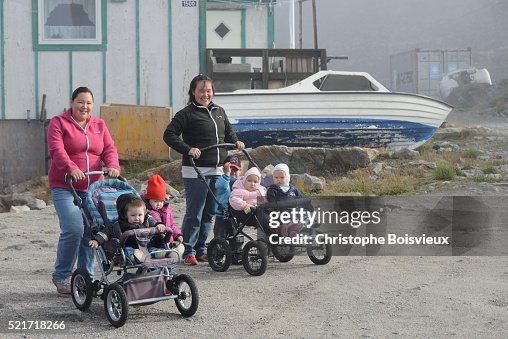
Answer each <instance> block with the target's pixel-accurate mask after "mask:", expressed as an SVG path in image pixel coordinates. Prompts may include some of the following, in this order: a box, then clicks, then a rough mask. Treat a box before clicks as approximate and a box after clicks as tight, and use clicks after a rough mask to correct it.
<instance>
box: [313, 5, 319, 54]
mask: <svg viewBox="0 0 508 339" xmlns="http://www.w3.org/2000/svg"><path fill="white" fill-rule="evenodd" d="M312 26H313V29H314V49H318V40H317V16H316V0H312Z"/></svg>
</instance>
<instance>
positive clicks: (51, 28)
mask: <svg viewBox="0 0 508 339" xmlns="http://www.w3.org/2000/svg"><path fill="white" fill-rule="evenodd" d="M103 3H104V2H103V1H101V0H38V9H37V13H38V25H37V27H38V37H37V42H38V47H39V49H40V50H45V49H51V48H45V47H49V46H60V47H61V48H59V49H60V50H62V49H63V50H65V49H68V50H86V49H90V47H95V48H94V49H98V48H97V47H101V46H102V44H103V43H104V41H102V40H103V39H102V36H103V32H102V28H103V27H102V17H101V13H102V6H103ZM62 46H64V47H63V48H62ZM65 46H67V48H65ZM86 46H87V47H88V48H87V47H86ZM80 47H81V48H80Z"/></svg>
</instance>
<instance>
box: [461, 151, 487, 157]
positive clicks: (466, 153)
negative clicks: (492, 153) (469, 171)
mask: <svg viewBox="0 0 508 339" xmlns="http://www.w3.org/2000/svg"><path fill="white" fill-rule="evenodd" d="M482 153H483V152H482V151H480V150H477V149H468V150H465V151H464V152H462V155H463V156H464V157H465V158H469V159H476V158H478V156H479V155H481V154H482Z"/></svg>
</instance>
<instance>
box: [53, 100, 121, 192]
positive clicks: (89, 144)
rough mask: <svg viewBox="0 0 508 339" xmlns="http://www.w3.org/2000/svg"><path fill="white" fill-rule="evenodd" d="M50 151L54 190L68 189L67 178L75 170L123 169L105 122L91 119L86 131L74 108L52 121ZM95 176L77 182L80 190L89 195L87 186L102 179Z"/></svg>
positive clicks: (75, 185) (76, 184)
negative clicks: (72, 112)
mask: <svg viewBox="0 0 508 339" xmlns="http://www.w3.org/2000/svg"><path fill="white" fill-rule="evenodd" d="M48 152H49V156H50V157H51V167H50V169H49V174H48V181H49V187H50V188H66V189H68V188H69V186H68V185H67V183H66V179H67V178H68V177H69V176H70V174H71V172H72V171H74V170H75V169H78V168H79V169H80V170H81V171H83V172H89V171H100V170H102V165H101V161H103V162H104V164H105V165H106V167H112V168H116V169H117V170H120V165H119V163H118V153H117V151H116V148H115V143H114V141H113V139H112V138H111V135H110V134H109V131H108V128H107V126H106V123H105V122H104V120H102V119H99V118H96V117H93V116H92V117H90V119H89V120H88V123H87V125H86V127H85V128H84V129H83V128H82V127H81V126H80V125H79V124H78V123H77V122H76V121H74V119H73V118H72V116H71V109H68V110H67V111H65V112H64V113H62V114H60V115H58V116H56V117H54V118H53V119H51V121H50V123H49V128H48ZM101 179H102V176H100V175H92V176H89V177H88V178H87V179H86V180H81V181H76V182H74V188H75V189H76V191H80V192H85V191H86V189H87V187H88V186H89V185H90V184H91V183H93V182H95V181H97V180H101Z"/></svg>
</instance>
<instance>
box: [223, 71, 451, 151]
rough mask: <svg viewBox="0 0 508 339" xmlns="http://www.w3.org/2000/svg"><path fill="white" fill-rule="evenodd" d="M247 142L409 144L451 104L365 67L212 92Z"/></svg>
mask: <svg viewBox="0 0 508 339" xmlns="http://www.w3.org/2000/svg"><path fill="white" fill-rule="evenodd" d="M214 102H215V103H216V104H218V105H220V106H222V107H223V108H224V109H225V110H226V113H227V115H228V117H229V120H230V122H231V124H232V127H233V129H234V130H235V132H236V133H237V135H238V137H239V139H240V140H242V141H244V142H245V143H246V145H247V146H248V147H253V148H255V147H258V146H262V145H286V146H290V147H354V146H357V147H370V148H389V149H400V148H409V149H414V148H416V147H418V146H420V145H421V144H423V143H424V142H425V141H427V140H428V139H429V138H430V137H431V136H432V135H433V134H434V133H435V132H436V130H437V129H438V128H439V126H440V125H441V124H442V123H443V122H444V120H445V119H446V117H447V116H448V114H449V113H450V111H451V110H452V108H453V107H452V106H450V105H448V104H446V103H444V102H442V101H439V100H436V99H433V98H429V97H425V96H422V95H417V94H410V93H395V92H390V91H389V90H388V89H386V88H385V87H384V86H383V85H382V84H381V83H379V82H378V81H377V80H375V79H374V78H373V77H372V76H371V75H370V74H368V73H365V72H342V71H320V72H317V73H315V74H313V75H311V76H310V77H308V78H306V79H303V80H302V81H300V82H298V83H295V84H293V85H291V86H288V87H283V88H278V89H257V90H256V89H253V90H236V91H234V92H231V93H216V94H215V97H214Z"/></svg>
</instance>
